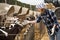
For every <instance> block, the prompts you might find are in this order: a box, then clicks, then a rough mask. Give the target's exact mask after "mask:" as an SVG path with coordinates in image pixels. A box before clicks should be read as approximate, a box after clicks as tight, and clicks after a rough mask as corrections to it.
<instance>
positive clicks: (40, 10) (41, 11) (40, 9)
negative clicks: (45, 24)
mask: <svg viewBox="0 0 60 40" xmlns="http://www.w3.org/2000/svg"><path fill="white" fill-rule="evenodd" d="M37 11H38V12H40V13H44V12H45V9H44V8H39V9H37Z"/></svg>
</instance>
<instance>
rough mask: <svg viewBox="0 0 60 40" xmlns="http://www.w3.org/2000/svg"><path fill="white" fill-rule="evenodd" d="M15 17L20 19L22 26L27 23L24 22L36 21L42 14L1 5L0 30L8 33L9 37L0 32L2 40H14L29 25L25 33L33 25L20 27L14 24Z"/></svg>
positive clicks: (16, 6)
mask: <svg viewBox="0 0 60 40" xmlns="http://www.w3.org/2000/svg"><path fill="white" fill-rule="evenodd" d="M14 15H16V17H17V18H18V19H19V22H20V24H22V23H23V22H25V21H24V20H34V19H35V18H36V17H37V15H38V16H39V15H40V12H37V11H32V10H29V8H25V7H21V6H18V5H9V4H6V3H0V29H1V30H3V31H5V32H7V33H8V36H5V34H4V33H3V32H2V31H0V40H14V39H15V37H16V35H17V34H18V33H20V32H21V31H22V29H24V28H25V27H26V26H27V25H29V27H27V28H26V30H25V32H27V30H29V28H30V25H31V24H26V25H20V24H14V26H13V27H12V26H11V27H10V25H11V24H13V23H14V20H15V19H14Z"/></svg>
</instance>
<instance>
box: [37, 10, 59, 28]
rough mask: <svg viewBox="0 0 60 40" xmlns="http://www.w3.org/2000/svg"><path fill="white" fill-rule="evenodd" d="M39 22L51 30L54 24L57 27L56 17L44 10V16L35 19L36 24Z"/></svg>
mask: <svg viewBox="0 0 60 40" xmlns="http://www.w3.org/2000/svg"><path fill="white" fill-rule="evenodd" d="M40 20H42V21H43V22H44V24H45V25H46V26H47V27H49V28H52V27H53V25H54V24H56V25H58V26H59V24H58V21H57V18H56V15H55V14H54V12H52V11H49V10H46V11H45V13H44V14H42V15H40V16H39V17H38V18H37V23H38V22H40Z"/></svg>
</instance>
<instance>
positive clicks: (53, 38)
mask: <svg viewBox="0 0 60 40" xmlns="http://www.w3.org/2000/svg"><path fill="white" fill-rule="evenodd" d="M48 35H49V39H50V40H60V29H59V31H58V32H55V34H54V35H50V34H49V32H48Z"/></svg>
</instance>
